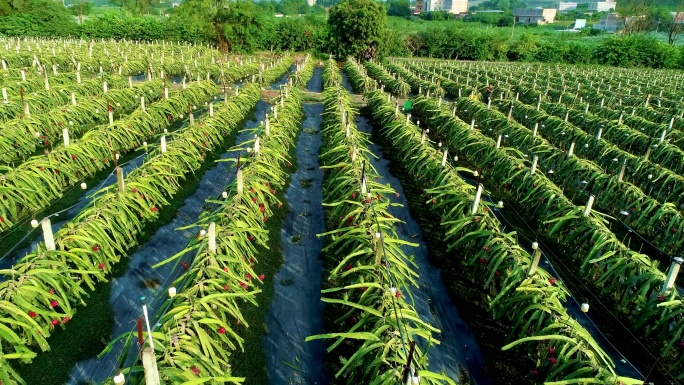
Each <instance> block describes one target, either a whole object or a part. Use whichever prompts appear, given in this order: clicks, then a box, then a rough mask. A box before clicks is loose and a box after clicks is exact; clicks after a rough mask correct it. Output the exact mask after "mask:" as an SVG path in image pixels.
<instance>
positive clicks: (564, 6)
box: [558, 1, 577, 12]
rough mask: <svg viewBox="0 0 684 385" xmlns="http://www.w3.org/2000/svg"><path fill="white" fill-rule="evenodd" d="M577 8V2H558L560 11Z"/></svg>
mask: <svg viewBox="0 0 684 385" xmlns="http://www.w3.org/2000/svg"><path fill="white" fill-rule="evenodd" d="M576 9H577V3H570V2H564V1H561V2H560V3H558V12H566V11H574V10H576Z"/></svg>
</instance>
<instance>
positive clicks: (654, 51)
mask: <svg viewBox="0 0 684 385" xmlns="http://www.w3.org/2000/svg"><path fill="white" fill-rule="evenodd" d="M594 57H595V58H596V61H597V62H599V63H600V64H607V65H611V66H618V67H634V66H641V67H651V68H675V67H676V66H677V60H678V52H677V49H676V48H674V47H671V46H668V45H667V44H664V43H661V42H659V41H657V40H656V39H654V38H649V37H645V36H639V35H631V36H624V37H621V36H614V37H610V38H606V39H604V40H603V41H602V42H601V43H600V44H599V45H598V46H597V48H596V51H595V53H594Z"/></svg>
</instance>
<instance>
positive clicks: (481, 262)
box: [478, 258, 487, 265]
mask: <svg viewBox="0 0 684 385" xmlns="http://www.w3.org/2000/svg"><path fill="white" fill-rule="evenodd" d="M478 261H479V262H480V265H484V264H485V262H487V260H486V259H484V258H480V259H478Z"/></svg>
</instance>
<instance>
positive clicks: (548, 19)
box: [513, 7, 558, 25]
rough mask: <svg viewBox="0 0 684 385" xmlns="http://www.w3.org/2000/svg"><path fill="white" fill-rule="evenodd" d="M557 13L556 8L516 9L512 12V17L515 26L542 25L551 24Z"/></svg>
mask: <svg viewBox="0 0 684 385" xmlns="http://www.w3.org/2000/svg"><path fill="white" fill-rule="evenodd" d="M557 12H558V10H557V9H556V8H542V7H537V8H517V9H514V10H513V17H514V18H515V22H516V23H517V24H537V25H543V24H548V23H553V21H554V20H555V19H556V13H557Z"/></svg>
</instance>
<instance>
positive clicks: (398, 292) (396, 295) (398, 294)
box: [394, 290, 401, 298]
mask: <svg viewBox="0 0 684 385" xmlns="http://www.w3.org/2000/svg"><path fill="white" fill-rule="evenodd" d="M394 296H395V297H397V298H401V292H400V291H399V290H397V294H395V295H394Z"/></svg>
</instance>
